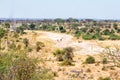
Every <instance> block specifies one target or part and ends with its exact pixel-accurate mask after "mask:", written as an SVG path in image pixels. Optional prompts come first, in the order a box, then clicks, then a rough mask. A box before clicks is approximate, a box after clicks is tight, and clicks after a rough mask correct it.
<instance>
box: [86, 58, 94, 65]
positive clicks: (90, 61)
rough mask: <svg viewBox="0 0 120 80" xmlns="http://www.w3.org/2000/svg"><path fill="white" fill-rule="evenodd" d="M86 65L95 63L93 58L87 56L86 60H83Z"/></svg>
mask: <svg viewBox="0 0 120 80" xmlns="http://www.w3.org/2000/svg"><path fill="white" fill-rule="evenodd" d="M85 63H86V64H92V63H95V58H94V57H92V56H89V57H88V58H87V59H86V60H85Z"/></svg>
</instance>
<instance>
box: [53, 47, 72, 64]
mask: <svg viewBox="0 0 120 80" xmlns="http://www.w3.org/2000/svg"><path fill="white" fill-rule="evenodd" d="M53 55H54V56H56V57H57V60H58V61H63V62H62V65H67V64H68V65H72V63H71V62H72V61H73V48H71V47H67V48H64V49H57V50H56V51H55V52H54V53H53Z"/></svg>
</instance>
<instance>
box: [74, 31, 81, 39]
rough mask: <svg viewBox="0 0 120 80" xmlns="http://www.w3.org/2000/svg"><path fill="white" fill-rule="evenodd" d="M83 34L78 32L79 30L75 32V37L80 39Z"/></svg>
mask: <svg viewBox="0 0 120 80" xmlns="http://www.w3.org/2000/svg"><path fill="white" fill-rule="evenodd" d="M81 34H82V33H81V32H80V31H78V30H76V31H75V37H77V38H78V39H79V37H80V36H81Z"/></svg>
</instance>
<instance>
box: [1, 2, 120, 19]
mask: <svg viewBox="0 0 120 80" xmlns="http://www.w3.org/2000/svg"><path fill="white" fill-rule="evenodd" d="M0 10H1V11H0V18H69V17H73V18H97V19H120V0H0Z"/></svg>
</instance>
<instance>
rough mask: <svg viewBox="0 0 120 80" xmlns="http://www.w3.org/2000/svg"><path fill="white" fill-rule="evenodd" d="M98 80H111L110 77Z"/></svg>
mask: <svg viewBox="0 0 120 80" xmlns="http://www.w3.org/2000/svg"><path fill="white" fill-rule="evenodd" d="M98 80H111V78H110V77H105V78H103V77H99V78H98Z"/></svg>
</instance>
